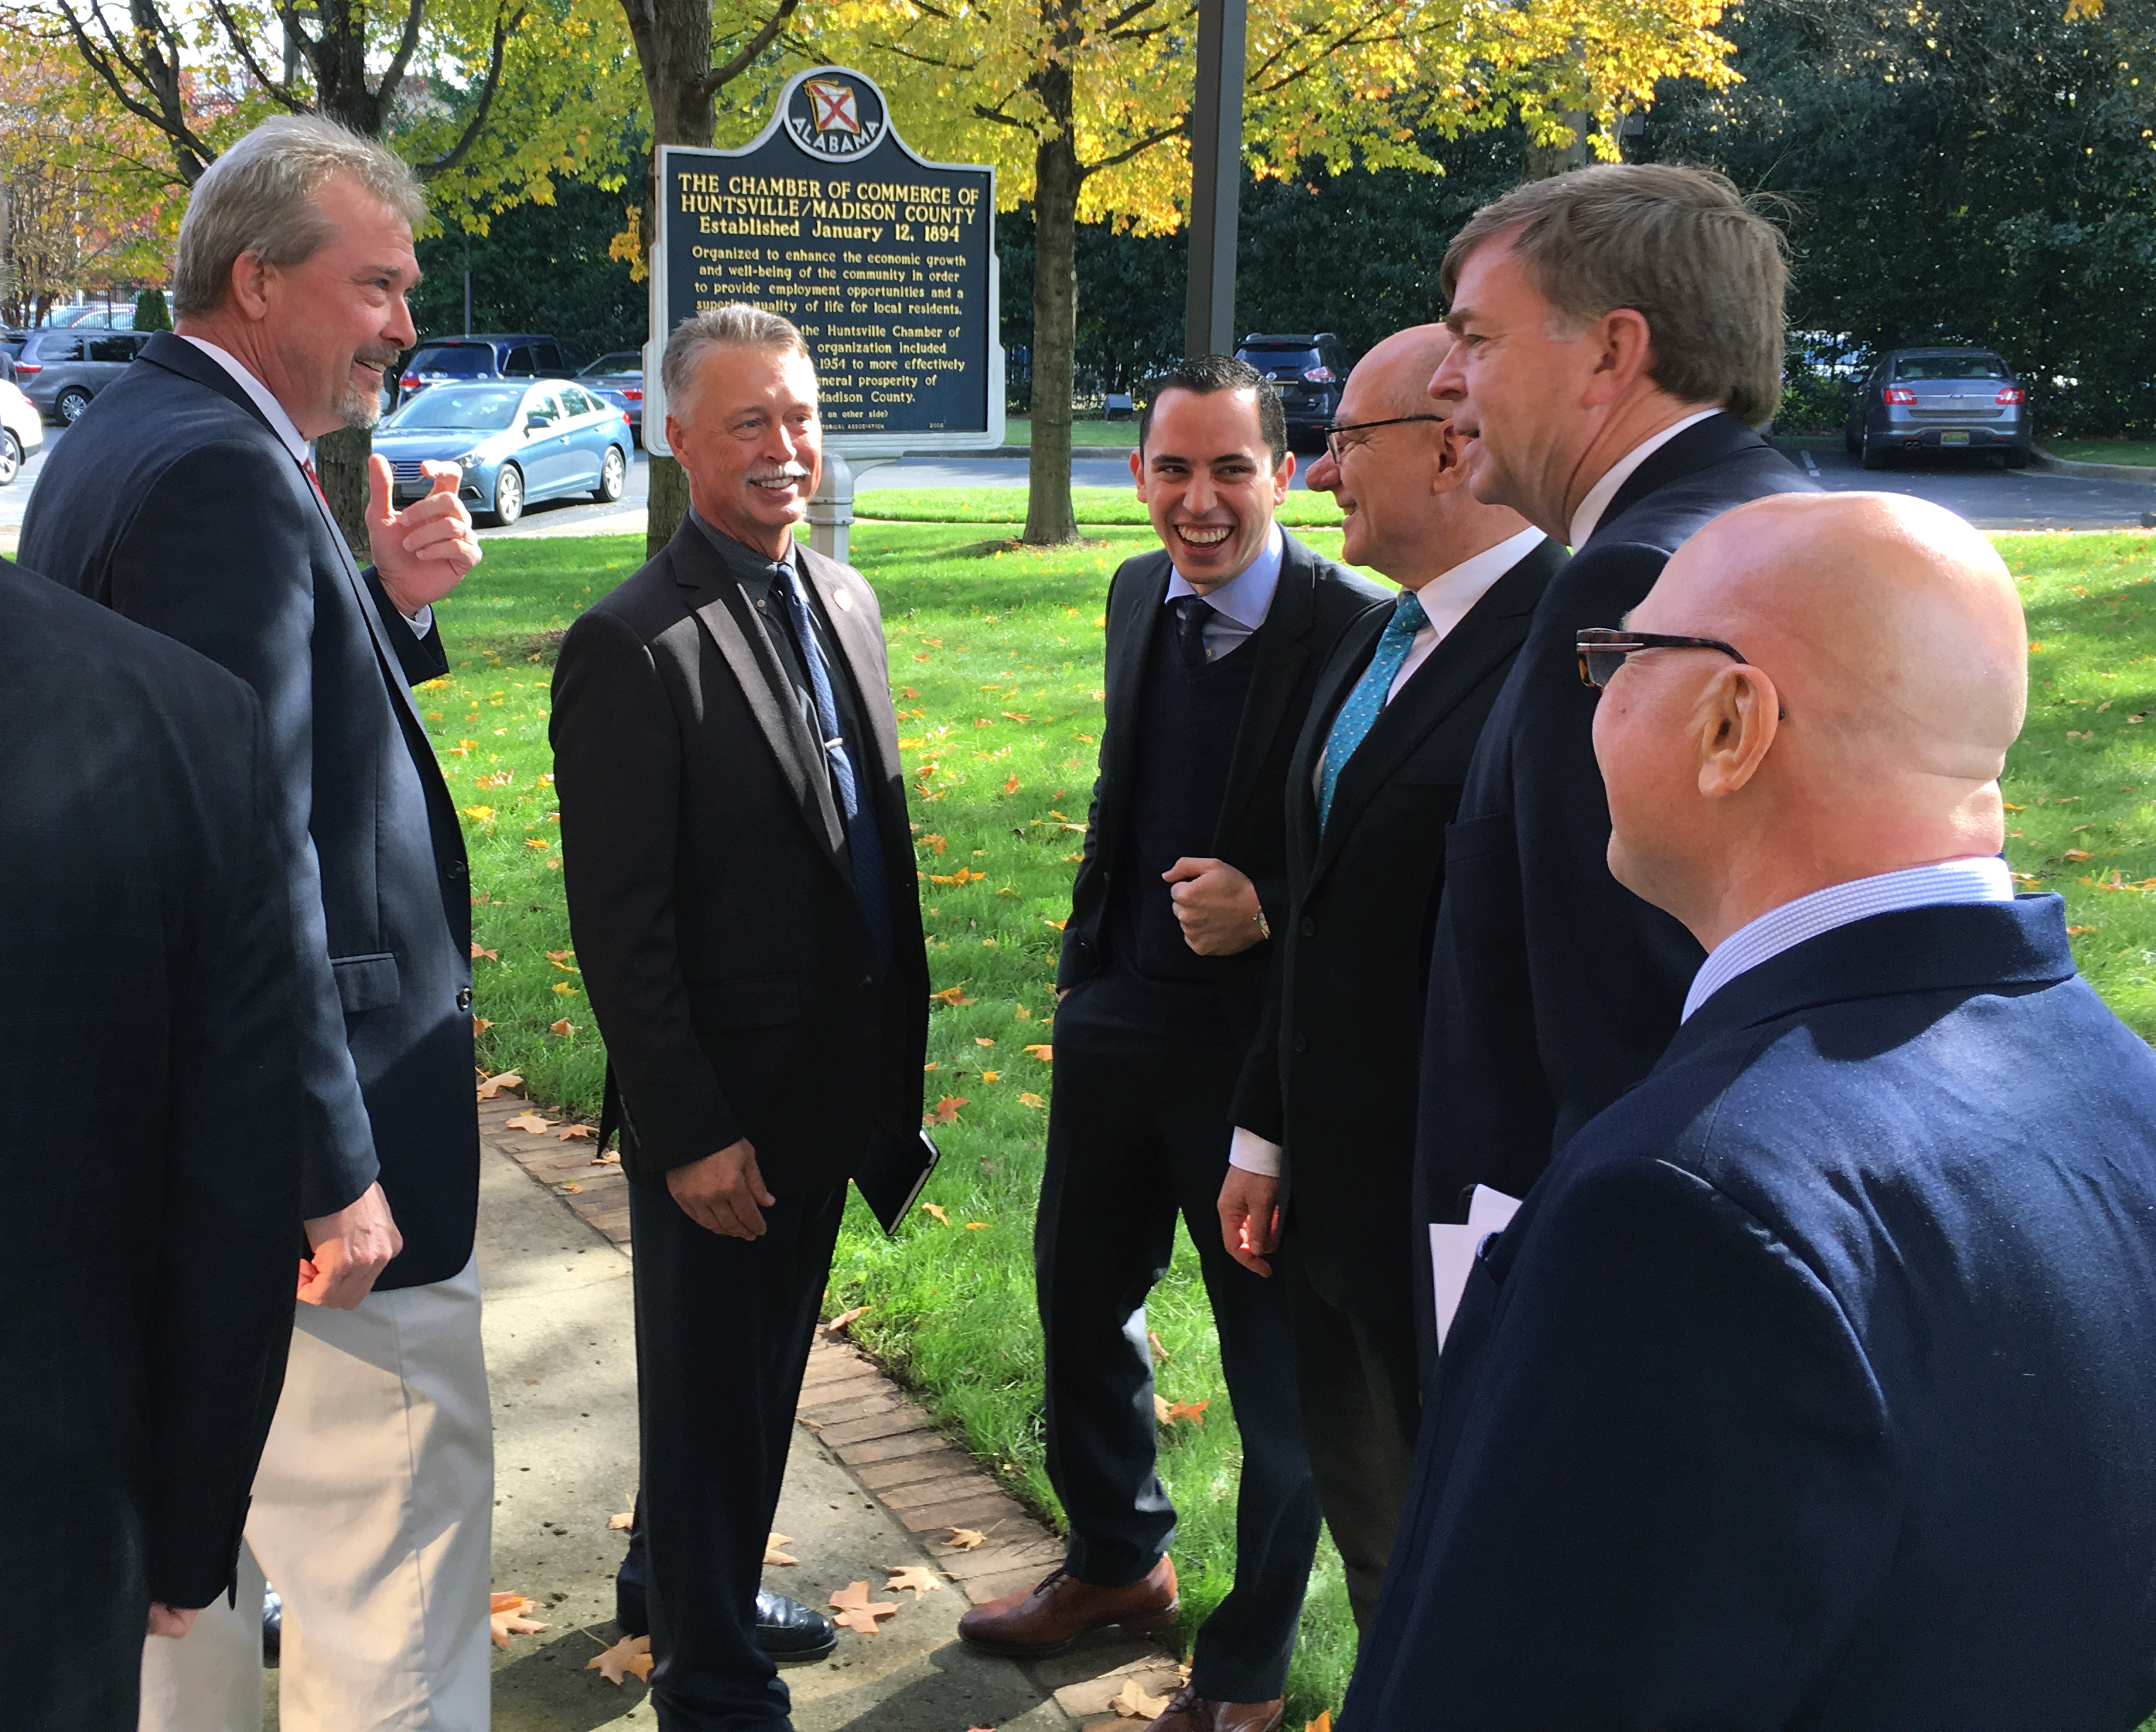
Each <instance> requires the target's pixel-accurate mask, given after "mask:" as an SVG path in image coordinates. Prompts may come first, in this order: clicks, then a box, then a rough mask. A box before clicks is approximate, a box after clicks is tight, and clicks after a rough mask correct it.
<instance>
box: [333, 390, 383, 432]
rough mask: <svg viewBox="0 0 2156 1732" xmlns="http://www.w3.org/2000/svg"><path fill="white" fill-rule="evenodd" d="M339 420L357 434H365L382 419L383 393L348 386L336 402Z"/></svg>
mask: <svg viewBox="0 0 2156 1732" xmlns="http://www.w3.org/2000/svg"><path fill="white" fill-rule="evenodd" d="M336 412H337V419H339V420H340V421H341V422H343V423H344V424H345V425H346V426H347V427H349V428H351V429H352V431H354V432H355V433H365V432H366V431H367V429H370V428H372V426H373V425H374V424H375V423H376V422H377V421H379V420H380V419H382V393H380V392H379V391H362V390H361V389H360V388H359V387H358V386H357V385H349V384H348V385H346V387H345V388H344V392H343V394H342V395H341V396H340V397H339V398H337V400H336Z"/></svg>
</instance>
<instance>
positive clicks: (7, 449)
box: [0, 379, 45, 487]
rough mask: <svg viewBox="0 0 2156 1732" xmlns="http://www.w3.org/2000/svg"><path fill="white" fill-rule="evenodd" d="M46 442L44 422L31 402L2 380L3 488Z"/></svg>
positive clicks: (0, 446) (0, 482) (0, 478)
mask: <svg viewBox="0 0 2156 1732" xmlns="http://www.w3.org/2000/svg"><path fill="white" fill-rule="evenodd" d="M44 442H45V418H44V416H43V415H41V414H38V411H37V409H36V408H35V407H34V406H33V404H32V403H31V402H30V399H29V398H27V397H25V396H23V393H21V392H20V391H18V390H17V389H16V388H15V387H14V386H13V385H11V384H9V383H7V381H6V380H4V379H0V487H4V486H7V485H8V483H9V482H10V481H13V480H14V479H15V477H16V476H17V475H20V474H21V473H22V472H23V465H24V464H26V463H28V461H29V460H30V459H31V458H33V457H34V456H35V455H37V454H38V448H39V447H40V446H42V445H44Z"/></svg>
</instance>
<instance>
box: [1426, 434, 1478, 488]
mask: <svg viewBox="0 0 2156 1732" xmlns="http://www.w3.org/2000/svg"><path fill="white" fill-rule="evenodd" d="M1468 480H1469V475H1468V469H1467V441H1466V439H1464V438H1462V437H1461V436H1460V429H1458V428H1456V427H1455V426H1454V425H1453V424H1452V423H1451V422H1450V421H1447V422H1445V424H1443V425H1442V426H1440V428H1439V429H1437V461H1436V462H1435V464H1434V465H1431V468H1430V491H1431V492H1432V493H1450V492H1451V491H1452V490H1453V489H1454V488H1455V487H1464V486H1466V485H1467V482H1468Z"/></svg>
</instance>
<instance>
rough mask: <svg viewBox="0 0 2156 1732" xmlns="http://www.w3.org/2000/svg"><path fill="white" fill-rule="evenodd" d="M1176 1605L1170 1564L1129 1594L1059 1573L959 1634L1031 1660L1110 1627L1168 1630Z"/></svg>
mask: <svg viewBox="0 0 2156 1732" xmlns="http://www.w3.org/2000/svg"><path fill="white" fill-rule="evenodd" d="M1176 1605H1177V1601H1176V1596H1175V1565H1173V1564H1171V1563H1170V1562H1169V1561H1168V1560H1167V1559H1166V1558H1163V1559H1162V1560H1160V1561H1159V1562H1158V1564H1156V1565H1153V1567H1152V1574H1151V1575H1148V1576H1147V1577H1146V1578H1145V1580H1142V1581H1134V1582H1132V1584H1131V1585H1130V1586H1128V1587H1127V1588H1104V1587H1101V1586H1096V1584H1094V1583H1092V1582H1090V1581H1081V1580H1078V1578H1077V1577H1076V1576H1075V1575H1071V1574H1070V1572H1069V1571H1067V1570H1056V1571H1055V1573H1054V1574H1053V1575H1050V1576H1049V1577H1048V1578H1047V1579H1046V1580H1044V1581H1043V1582H1041V1583H1040V1585H1039V1586H1038V1587H1034V1588H1031V1589H1028V1590H1025V1591H1021V1592H1019V1593H1015V1594H1005V1595H1004V1596H1003V1598H1001V1599H1000V1600H991V1601H988V1604H987V1605H985V1606H975V1607H974V1608H973V1610H972V1611H969V1612H968V1613H966V1615H965V1616H962V1617H961V1618H960V1619H959V1620H958V1634H959V1636H960V1637H962V1638H963V1639H964V1640H965V1641H967V1642H970V1643H972V1644H973V1646H974V1647H977V1648H978V1649H980V1650H981V1652H983V1653H988V1654H1001V1655H1004V1657H1007V1658H1010V1659H1014V1660H1030V1659H1034V1658H1035V1657H1038V1656H1039V1655H1042V1654H1052V1653H1055V1652H1060V1650H1062V1649H1064V1648H1066V1647H1070V1644H1071V1643H1072V1642H1075V1641H1076V1640H1077V1639H1078V1638H1079V1637H1081V1636H1083V1635H1085V1634H1086V1632H1088V1631H1091V1630H1101V1629H1105V1628H1106V1627H1107V1626H1109V1625H1110V1624H1121V1625H1122V1627H1123V1628H1125V1629H1126V1630H1131V1631H1135V1632H1145V1631H1149V1630H1158V1629H1161V1628H1163V1627H1165V1626H1167V1625H1168V1624H1172V1623H1173V1622H1175V1613H1176ZM1275 1706H1276V1707H1277V1706H1278V1704H1275ZM1275 1719H1276V1721H1277V1719H1278V1716H1277V1715H1276V1716H1275ZM1250 1724H1252V1725H1254V1726H1255V1725H1256V1724H1259V1723H1258V1722H1257V1721H1255V1720H1254V1721H1252V1722H1251V1723H1250Z"/></svg>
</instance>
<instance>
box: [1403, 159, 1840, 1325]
mask: <svg viewBox="0 0 2156 1732" xmlns="http://www.w3.org/2000/svg"><path fill="white" fill-rule="evenodd" d="M1785 277H1786V271H1785V270H1784V264H1783V258H1782V244H1781V239H1780V237H1779V234H1777V233H1776V232H1775V230H1774V229H1773V228H1772V227H1771V226H1770V225H1769V224H1767V223H1766V222H1765V221H1764V220H1763V218H1760V217H1758V215H1756V214H1755V213H1753V212H1752V211H1751V210H1749V209H1748V208H1747V207H1746V206H1745V204H1744V203H1743V200H1742V199H1741V198H1738V194H1737V193H1736V190H1735V189H1734V188H1732V186H1731V185H1730V184H1729V182H1727V181H1726V180H1724V179H1722V177H1720V176H1718V175H1712V174H1706V173H1702V172H1698V171H1696V170H1692V169H1687V168H1676V167H1666V166H1661V165H1640V164H1625V165H1618V164H1612V165H1607V166H1604V167H1593V168H1585V169H1580V170H1578V171H1576V172H1573V173H1570V174H1564V175H1559V176H1556V177H1553V178H1551V179H1548V180H1543V181H1537V182H1532V184H1530V185H1528V186H1526V187H1522V188H1519V189H1518V190H1517V191H1516V192H1513V193H1508V194H1507V196H1506V197H1505V198H1501V199H1499V200H1498V201H1496V203H1493V204H1491V205H1487V206H1485V207H1484V208H1482V209H1481V210H1480V211H1478V212H1477V213H1476V214H1475V216H1474V217H1473V218H1471V220H1470V221H1469V223H1468V224H1467V225H1466V228H1464V229H1462V230H1461V231H1460V234H1459V236H1458V237H1457V238H1456V239H1455V240H1454V241H1453V243H1452V245H1451V247H1450V249H1448V251H1447V252H1446V254H1445V263H1444V265H1443V267H1442V270H1441V274H1440V280H1441V283H1442V285H1443V287H1444V290H1445V295H1446V296H1447V298H1448V300H1449V301H1450V312H1449V314H1448V316H1447V317H1446V321H1445V323H1446V325H1447V326H1448V327H1449V328H1450V330H1451V331H1452V332H1453V334H1454V336H1455V338H1456V339H1457V341H1456V342H1455V344H1454V346H1453V347H1452V349H1451V350H1450V352H1449V353H1448V354H1447V355H1446V356H1445V361H1444V362H1443V364H1442V365H1441V366H1440V367H1439V368H1438V369H1437V372H1436V374H1435V377H1434V378H1432V379H1431V381H1430V395H1431V397H1432V398H1435V399H1436V400H1437V401H1440V402H1442V403H1449V404H1450V405H1451V406H1452V412H1453V417H1454V420H1455V424H1456V425H1457V426H1458V427H1459V429H1460V431H1461V432H1463V433H1465V434H1471V435H1472V436H1473V443H1472V444H1471V445H1470V447H1469V453H1468V466H1469V470H1470V472H1471V477H1472V481H1471V485H1472V486H1473V488H1474V491H1475V494H1476V497H1477V498H1479V499H1482V500H1486V501H1490V502H1491V503H1495V504H1503V505H1509V506H1512V508H1513V509H1514V510H1516V511H1518V512H1519V513H1520V514H1521V515H1522V517H1525V518H1527V521H1528V522H1532V523H1533V524H1535V525H1537V527H1540V528H1541V529H1543V530H1544V531H1545V532H1548V534H1549V535H1550V536H1551V537H1553V538H1556V539H1560V540H1563V541H1567V542H1569V543H1570V544H1571V546H1572V548H1573V558H1572V560H1571V563H1569V564H1568V565H1567V567H1566V568H1565V569H1564V570H1563V572H1562V573H1560V574H1559V575H1558V578H1556V579H1555V581H1553V583H1551V584H1550V586H1549V588H1548V590H1547V591H1546V592H1545V594H1544V595H1543V599H1542V601H1541V603H1540V604H1539V605H1538V606H1537V609H1536V614H1535V619H1534V624H1533V626H1532V630H1530V631H1529V633H1528V635H1527V643H1526V645H1524V646H1523V648H1522V650H1521V652H1520V655H1519V659H1518V660H1517V661H1516V662H1515V663H1514V664H1513V666H1512V673H1511V675H1510V676H1509V677H1508V678H1507V681H1506V683H1505V687H1504V690H1503V691H1501V693H1500V694H1499V696H1498V698H1497V702H1496V706H1495V707H1494V708H1493V709H1492V710H1491V715H1490V720H1489V723H1488V725H1487V726H1486V727H1485V728H1484V730H1483V733H1482V738H1481V743H1480V744H1479V745H1478V747H1477V748H1476V754H1475V762H1474V764H1473V766H1472V768H1471V770H1470V771H1469V773H1468V778H1467V785H1466V791H1465V792H1464V793H1463V794H1462V795H1461V797H1460V809H1459V812H1458V815H1457V816H1456V817H1455V820H1454V822H1453V825H1452V828H1451V830H1450V832H1449V833H1448V835H1447V837H1446V863H1445V897H1444V902H1443V905H1442V907H1441V908H1440V913H1439V917H1438V928H1437V938H1436V943H1435V948H1434V950H1433V953H1432V957H1431V964H1430V998H1429V1004H1428V1014H1427V1022H1426V1025H1425V1030H1424V1041H1423V1061H1422V1086H1421V1099H1420V1107H1419V1117H1420V1123H1419V1129H1418V1133H1417V1148H1416V1184H1417V1189H1418V1197H1419V1209H1418V1215H1419V1218H1420V1220H1421V1221H1424V1222H1443V1221H1464V1220H1465V1219H1466V1199H1467V1195H1468V1193H1469V1192H1470V1191H1471V1190H1472V1188H1473V1187H1474V1186H1475V1185H1478V1184H1481V1185H1489V1186H1491V1187H1492V1188H1493V1189H1495V1190H1499V1191H1502V1192H1505V1193H1507V1194H1508V1195H1512V1196H1515V1197H1517V1196H1523V1195H1526V1193H1527V1190H1528V1188H1529V1187H1530V1186H1531V1185H1533V1183H1534V1181H1535V1179H1536V1177H1537V1174H1540V1173H1541V1172H1542V1170H1543V1168H1544V1167H1545V1166H1546V1165H1547V1164H1548V1162H1549V1159H1550V1157H1551V1155H1552V1154H1553V1153H1554V1152H1555V1151H1556V1150H1557V1149H1559V1148H1562V1147H1563V1144H1564V1142H1565V1140H1566V1139H1567V1138H1568V1137H1570V1136H1571V1135H1572V1134H1573V1133H1574V1132H1575V1131H1577V1130H1578V1128H1579V1127H1580V1126H1581V1125H1582V1124H1584V1123H1586V1122H1587V1120H1588V1119H1589V1118H1592V1117H1593V1116H1594V1114H1595V1113H1598V1112H1599V1111H1600V1110H1601V1109H1602V1108H1604V1107H1606V1106H1608V1105H1609V1103H1610V1102H1612V1101H1614V1100H1615V1099H1616V1098H1617V1097H1619V1096H1620V1095H1621V1094H1623V1093H1624V1092H1625V1090H1626V1089H1628V1088H1630V1087H1632V1085H1633V1084H1634V1083H1635V1082H1638V1081H1639V1080H1640V1078H1641V1077H1644V1076H1645V1075H1646V1073H1647V1072H1648V1070H1649V1068H1650V1066H1652V1065H1653V1064H1654V1062H1655V1059H1656V1058H1657V1057H1659V1056H1661V1051H1662V1049H1663V1048H1664V1047H1665V1046H1667V1044H1668V1043H1669V1040H1670V1037H1671V1035H1672V1034H1674V1033H1675V1032H1676V1026H1677V1018H1678V1012H1679V1010H1680V1009H1681V1006H1682V1005H1683V1002H1684V994H1685V990H1686V987H1687V986H1689V985H1690V984H1691V979H1692V976H1693V975H1694V974H1696V973H1697V971H1698V969H1699V964H1700V961H1701V952H1700V948H1699V945H1698V943H1697V942H1696V941H1695V940H1694V939H1693V938H1692V937H1691V934H1690V933H1687V932H1686V930H1685V929H1684V928H1683V927H1682V926H1681V925H1680V924H1679V923H1677V922H1676V921H1675V920H1673V919H1671V917H1669V916H1667V915H1666V914H1664V913H1663V912H1661V911H1660V910H1658V909H1655V908H1654V907H1650V906H1649V905H1648V904H1647V903H1645V902H1642V901H1641V900H1640V898H1639V897H1636V896H1635V895H1633V894H1632V893H1631V892H1630V891H1629V890H1627V889H1625V887H1623V886H1622V885H1620V883H1618V881H1616V880H1615V879H1614V878H1613V877H1612V876H1610V873H1609V865H1608V863H1607V861H1605V860H1604V852H1605V849H1606V846H1607V844H1608V841H1609V813H1608V809H1607V807H1606V806H1605V804H1604V799H1603V794H1602V784H1601V779H1600V778H1599V776H1598V775H1597V774H1596V773H1595V767H1594V753H1593V752H1592V750H1591V748H1590V743H1589V727H1590V723H1591V721H1592V714H1591V705H1592V700H1591V696H1590V694H1589V693H1588V692H1587V691H1584V690H1583V689H1582V688H1581V686H1580V684H1579V681H1578V678H1577V676H1576V674H1575V671H1574V647H1573V638H1574V634H1575V633H1576V632H1577V631H1578V630H1580V629H1581V628H1583V627H1589V626H1604V625H1608V624H1611V623H1612V622H1613V621H1617V620H1620V619H1622V618H1623V617H1624V615H1625V612H1626V610H1627V609H1630V608H1632V607H1634V606H1635V605H1637V604H1638V603H1639V601H1640V599H1641V598H1642V597H1643V596H1645V594H1646V593H1647V591H1648V589H1649V588H1650V587H1651V586H1652V584H1653V583H1654V581H1655V577H1656V576H1657V575H1658V574H1659V573H1660V572H1661V568H1662V566H1663V564H1664V563H1665V562H1666V560H1667V559H1668V558H1669V557H1670V555H1671V552H1673V551H1675V550H1676V548H1677V547H1680V546H1681V545H1682V544H1683V542H1685V540H1686V538H1687V537H1689V536H1691V533H1692V532H1694V531H1695V530H1697V528H1698V527H1700V526H1701V525H1702V524H1703V523H1705V522H1707V521H1708V520H1709V519H1711V518H1712V517H1716V516H1717V515H1718V514H1719V513H1721V512H1722V511H1727V510H1728V509H1730V508H1731V507H1732V506H1736V505H1739V504H1742V503H1743V502H1744V501H1748V500H1751V499H1756V498H1758V497H1760V496H1763V495H1766V494H1771V493H1781V492H1789V491H1811V483H1810V482H1809V481H1806V480H1805V479H1804V477H1803V476H1802V475H1800V474H1799V473H1798V471H1797V470H1795V469H1794V468H1793V467H1792V466H1791V465H1789V462H1788V461H1787V460H1785V459H1784V458H1783V457H1782V456H1781V455H1779V453H1777V452H1775V451H1774V450H1772V449H1771V448H1770V447H1769V446H1768V445H1767V444H1766V443H1765V442H1764V441H1763V440H1762V439H1760V437H1759V436H1758V434H1756V433H1754V432H1753V430H1752V428H1751V427H1750V426H1749V425H1748V424H1747V423H1748V422H1760V421H1764V420H1765V419H1767V418H1768V416H1769V415H1771V414H1773V413H1774V407H1775V405H1776V403H1778V402H1779V400H1780V396H1781V353H1782V329H1783V320H1782V298H1783V289H1784V281H1785ZM1424 1267H1428V1266H1427V1265H1424ZM1435 1313H1436V1308H1435V1305H1433V1306H1432V1307H1431V1308H1429V1309H1428V1311H1426V1313H1425V1322H1426V1323H1428V1325H1429V1327H1430V1334H1429V1335H1428V1336H1426V1337H1425V1341H1426V1344H1428V1345H1429V1346H1430V1347H1431V1348H1433V1349H1434V1346H1435V1334H1436V1330H1435Z"/></svg>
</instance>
